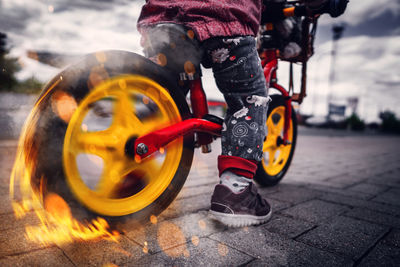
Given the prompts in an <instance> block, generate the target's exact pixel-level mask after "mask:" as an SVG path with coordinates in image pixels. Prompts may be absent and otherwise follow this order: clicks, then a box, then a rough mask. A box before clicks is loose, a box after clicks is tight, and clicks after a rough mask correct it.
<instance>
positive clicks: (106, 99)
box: [63, 75, 183, 216]
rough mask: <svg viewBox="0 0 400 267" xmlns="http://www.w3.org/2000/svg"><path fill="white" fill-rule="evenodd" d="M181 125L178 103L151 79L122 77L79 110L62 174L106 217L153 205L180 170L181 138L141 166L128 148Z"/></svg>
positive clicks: (100, 87) (71, 128)
mask: <svg viewBox="0 0 400 267" xmlns="http://www.w3.org/2000/svg"><path fill="white" fill-rule="evenodd" d="M99 109H100V111H99ZM179 121H181V117H180V113H179V110H178V107H177V106H176V104H175V102H174V100H173V99H172V97H171V96H170V95H169V93H168V91H167V90H166V89H165V88H163V87H162V86H160V85H159V84H158V83H156V82H154V81H153V80H150V79H148V78H146V77H143V76H139V75H124V76H119V77H115V78H113V79H110V80H107V81H106V82H103V83H101V84H100V85H98V86H97V87H96V88H95V89H94V90H92V91H91V92H90V93H89V94H88V95H87V96H86V97H85V98H84V99H83V100H82V101H81V102H80V104H79V105H78V107H77V109H76V110H75V112H74V114H73V115H72V117H71V120H70V122H69V125H68V128H67V132H66V135H65V139H64V146H63V164H64V172H65V176H66V180H67V183H68V185H69V187H70V188H71V191H72V192H73V194H74V195H75V197H76V198H77V199H78V200H79V201H80V202H81V203H82V204H84V205H85V206H86V207H87V208H89V209H90V210H92V211H94V212H96V213H98V214H102V215H107V216H123V215H127V214H131V213H134V212H137V211H140V210H142V209H143V208H145V207H147V206H148V205H150V204H151V203H153V202H154V201H155V200H156V199H157V198H158V197H159V196H160V195H161V194H162V193H163V192H164V191H165V190H166V189H167V187H168V186H169V185H170V183H171V181H172V179H173V177H174V175H175V173H176V171H177V169H178V166H179V162H180V160H181V155H182V150H183V138H182V137H181V138H178V139H176V140H175V141H173V142H171V143H170V144H168V145H167V146H166V147H165V148H162V149H160V152H157V153H155V154H153V155H152V156H150V157H148V158H146V159H144V160H142V161H141V162H135V160H133V159H131V158H129V157H127V156H126V155H125V152H124V147H125V143H126V141H127V140H128V139H129V138H130V137H132V136H137V137H139V136H142V135H144V134H146V133H148V132H151V131H154V130H156V129H159V128H162V127H165V126H167V125H171V124H173V123H176V122H179ZM101 124H104V125H105V126H102V127H99V126H98V125H101ZM99 128H100V129H99ZM89 167H90V168H89ZM85 168H86V169H85Z"/></svg>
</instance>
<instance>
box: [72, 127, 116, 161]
mask: <svg viewBox="0 0 400 267" xmlns="http://www.w3.org/2000/svg"><path fill="white" fill-rule="evenodd" d="M73 140H75V142H74V144H73V145H72V147H71V148H72V152H74V153H75V154H78V153H79V152H86V153H90V154H95V155H98V156H100V157H102V158H104V157H105V153H110V152H111V151H114V150H116V149H117V146H118V145H119V143H120V140H119V137H118V136H117V135H115V134H112V132H111V131H109V130H104V131H98V132H80V133H78V134H76V135H75V137H74V139H73Z"/></svg>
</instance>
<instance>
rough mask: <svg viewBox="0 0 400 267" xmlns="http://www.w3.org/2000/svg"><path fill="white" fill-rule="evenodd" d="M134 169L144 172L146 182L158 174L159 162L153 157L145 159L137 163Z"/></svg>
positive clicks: (155, 177) (152, 179)
mask: <svg viewBox="0 0 400 267" xmlns="http://www.w3.org/2000/svg"><path fill="white" fill-rule="evenodd" d="M135 170H141V171H143V172H145V173H146V177H147V179H148V182H149V183H150V182H152V181H154V179H157V177H158V176H159V175H160V170H161V164H160V163H158V162H157V160H155V159H154V158H150V159H147V160H145V161H143V162H142V163H140V164H138V165H137V166H136V168H135Z"/></svg>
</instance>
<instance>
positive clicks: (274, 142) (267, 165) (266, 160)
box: [262, 106, 293, 176]
mask: <svg viewBox="0 0 400 267" xmlns="http://www.w3.org/2000/svg"><path fill="white" fill-rule="evenodd" d="M284 123H285V107H283V106H278V107H276V108H274V109H273V110H272V112H271V114H270V115H269V116H268V119H267V128H268V134H267V139H266V140H265V142H264V144H263V152H264V156H263V160H262V165H263V168H264V170H265V171H266V173H267V174H268V175H270V176H275V175H277V174H279V173H280V172H281V171H282V170H283V168H284V167H285V165H286V163H287V161H288V159H289V156H290V150H291V148H292V145H291V144H288V145H283V144H279V141H278V140H279V139H281V140H283V128H284ZM288 141H290V143H292V142H293V123H292V120H290V125H289V132H288Z"/></svg>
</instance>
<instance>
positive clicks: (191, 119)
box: [21, 0, 346, 220]
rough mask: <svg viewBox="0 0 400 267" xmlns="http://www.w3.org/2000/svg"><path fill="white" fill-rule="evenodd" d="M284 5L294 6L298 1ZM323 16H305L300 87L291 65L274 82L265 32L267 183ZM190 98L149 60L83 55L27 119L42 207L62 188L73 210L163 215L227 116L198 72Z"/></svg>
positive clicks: (260, 176)
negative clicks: (211, 105)
mask: <svg viewBox="0 0 400 267" xmlns="http://www.w3.org/2000/svg"><path fill="white" fill-rule="evenodd" d="M333 1H335V0H333ZM345 1H346V0H345ZM285 12H286V14H287V15H288V16H291V15H294V8H293V7H291V8H289V9H285ZM317 19H318V18H317V17H314V18H306V19H305V20H304V21H303V29H304V31H303V32H304V36H303V37H304V39H303V48H305V49H303V50H304V51H303V53H302V55H301V56H300V57H299V58H296V59H295V61H296V62H300V63H301V64H302V66H303V67H302V74H303V75H302V86H301V91H300V93H297V94H294V93H293V72H292V71H291V75H290V77H291V82H290V86H289V90H286V89H285V88H284V87H283V86H281V85H279V84H278V83H277V73H276V70H277V68H278V59H279V56H278V52H277V48H276V47H275V44H274V42H270V40H271V38H269V37H267V36H263V37H262V38H263V42H264V43H263V46H262V51H261V54H260V57H261V59H262V67H263V69H264V75H265V78H266V81H267V84H268V85H270V87H272V88H275V89H277V90H278V91H279V92H280V95H273V96H272V102H271V103H270V107H269V111H268V114H267V115H268V116H267V128H268V136H267V137H266V139H265V142H264V146H263V151H264V155H265V157H264V159H263V161H262V162H261V163H260V164H259V166H258V170H257V173H256V176H255V180H256V181H257V182H258V183H259V184H261V185H274V184H277V183H278V182H279V181H280V180H281V179H282V178H283V177H284V175H285V173H286V172H287V170H288V168H289V166H290V163H291V160H292V158H293V154H294V150H295V146H296V137H297V120H296V116H295V113H294V112H293V107H292V101H295V102H298V103H301V102H302V100H303V98H304V97H305V95H306V69H307V64H306V63H307V60H308V58H309V57H310V56H311V54H312V43H313V40H314V35H315V30H316V22H317ZM310 25H312V30H311V31H310ZM267 33H272V32H267ZM295 61H293V62H295ZM293 62H292V63H291V64H293ZM190 102H191V105H190V106H191V109H190V107H189V105H188V103H187V100H186V98H185V96H184V95H183V94H182V92H181V91H180V90H179V88H178V87H177V84H176V82H175V81H174V80H172V79H171V77H169V73H167V72H165V71H164V70H163V69H162V68H161V67H160V66H159V65H157V64H155V63H153V62H152V61H150V60H149V59H146V58H144V57H142V56H140V55H137V54H134V53H131V52H124V51H105V52H98V53H94V54H90V55H87V56H86V57H85V58H84V59H83V60H82V61H80V62H79V63H77V64H74V65H72V66H70V67H68V68H67V69H65V70H64V71H62V72H61V73H60V74H59V75H57V76H56V77H55V78H53V80H51V81H50V82H49V83H48V84H47V85H46V86H45V88H44V90H43V92H42V94H41V95H40V97H39V100H38V101H37V102H36V105H35V108H34V109H33V111H32V113H31V115H30V118H29V119H28V123H27V124H26V125H27V126H26V128H25V131H24V133H23V138H24V139H23V140H24V153H22V154H21V156H22V157H23V160H24V162H25V164H26V166H28V168H27V172H28V175H29V178H30V186H31V187H32V188H33V190H34V191H35V192H37V193H38V194H39V198H40V199H41V200H42V202H43V204H44V206H45V207H46V200H47V196H49V195H53V194H57V195H59V196H61V197H62V198H63V199H65V200H66V201H67V202H68V204H69V205H70V207H71V208H72V210H73V212H74V216H76V217H79V215H77V214H79V213H83V214H84V216H87V215H88V214H89V215H90V216H92V215H93V216H97V215H101V216H105V217H107V218H110V219H113V218H121V217H129V218H137V219H139V220H141V219H144V218H149V216H151V215H157V214H159V213H160V212H162V211H163V210H164V209H165V208H167V207H168V206H169V204H170V203H171V202H172V201H173V200H174V198H175V197H176V195H177V194H178V193H179V191H180V190H181V188H182V187H183V184H184V182H185V180H186V177H187V175H188V173H189V171H190V167H191V163H192V159H193V151H194V148H195V146H199V147H202V151H203V152H209V151H210V146H209V145H210V144H211V142H212V141H213V139H215V138H216V137H218V136H219V135H220V132H221V129H222V123H223V120H222V119H221V118H218V117H216V116H213V115H211V114H209V113H208V106H207V100H206V95H205V93H204V90H203V87H202V83H201V80H200V79H195V80H193V81H190ZM128 215H129V216H128Z"/></svg>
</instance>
